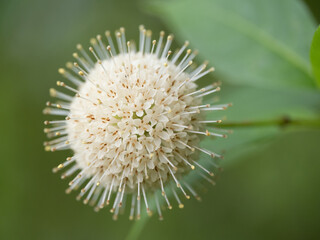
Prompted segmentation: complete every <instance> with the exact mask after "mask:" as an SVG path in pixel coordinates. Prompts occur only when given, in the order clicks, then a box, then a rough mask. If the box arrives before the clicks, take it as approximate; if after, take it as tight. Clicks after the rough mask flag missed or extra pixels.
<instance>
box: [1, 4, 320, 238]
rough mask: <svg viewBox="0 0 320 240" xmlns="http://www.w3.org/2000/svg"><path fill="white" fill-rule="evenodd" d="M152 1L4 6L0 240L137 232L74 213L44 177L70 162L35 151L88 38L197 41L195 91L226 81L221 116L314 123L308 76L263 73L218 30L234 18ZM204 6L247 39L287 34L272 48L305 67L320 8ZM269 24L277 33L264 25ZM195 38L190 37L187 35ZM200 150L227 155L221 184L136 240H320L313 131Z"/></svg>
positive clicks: (242, 47) (248, 136)
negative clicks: (288, 49)
mask: <svg viewBox="0 0 320 240" xmlns="http://www.w3.org/2000/svg"><path fill="white" fill-rule="evenodd" d="M151 2H153V1H124V0H109V1H98V0H91V1H89V0H77V1H76V0H71V1H70V0H67V1H65V0H63V1H62V0H56V1H49V0H1V1H0V42H1V44H0V56H1V57H0V69H1V72H0V79H1V80H0V81H1V82H0V83H1V85H0V113H1V115H0V121H1V137H0V149H1V159H0V169H1V170H0V171H1V174H0V239H61V240H62V239H112V240H117V239H124V238H125V237H126V236H127V235H128V233H129V232H130V229H131V228H132V227H133V226H134V225H135V224H136V223H135V222H130V221H129V220H128V218H127V215H124V216H120V219H119V220H118V221H117V222H114V221H113V220H112V219H111V215H110V213H109V211H108V210H106V209H104V210H103V211H100V212H99V213H96V212H94V211H93V209H92V208H91V207H88V206H83V204H82V203H81V202H77V201H76V200H75V195H74V194H71V195H66V194H65V193H64V190H65V188H66V187H67V182H68V181H62V180H60V177H59V176H58V175H54V174H52V171H51V169H52V168H53V167H54V166H56V165H57V164H58V163H60V162H61V161H63V159H65V157H66V156H67V155H68V154H66V153H60V152H59V153H47V152H44V150H43V145H42V142H43V141H44V140H45V136H44V134H43V121H44V120H46V117H45V116H43V115H42V109H43V108H44V106H45V102H46V101H47V100H48V99H49V95H48V89H49V88H50V87H52V86H54V85H55V82H56V81H57V80H60V79H61V78H60V76H59V75H58V73H57V69H58V68H59V67H62V66H64V63H65V62H66V61H69V60H72V56H71V54H72V52H73V51H75V45H76V44H77V43H83V45H85V46H89V45H86V43H88V40H89V38H90V37H93V36H96V34H98V33H104V31H105V30H106V29H110V30H111V31H114V30H116V29H118V28H119V27H120V26H124V27H126V32H127V36H130V37H131V38H133V39H137V37H138V25H139V24H144V25H145V26H146V27H147V28H150V29H152V30H153V32H154V33H155V34H158V32H159V31H160V30H165V31H166V32H171V31H172V32H174V33H175V37H176V41H177V43H176V44H177V45H179V44H182V43H183V41H184V39H185V38H188V39H189V40H194V41H192V44H191V46H192V47H195V48H197V49H199V51H200V55H199V58H198V59H199V61H200V60H204V59H209V60H211V63H212V64H213V65H214V66H215V67H216V68H217V73H215V74H214V75H212V76H209V77H207V78H205V80H204V81H203V82H201V83H200V84H205V83H207V82H209V81H212V80H213V79H216V80H221V81H222V83H223V85H222V87H223V91H221V93H220V98H221V101H222V102H232V103H233V104H234V106H233V107H232V108H231V109H230V110H228V112H226V113H224V115H226V116H227V117H228V121H231V122H241V121H245V120H268V119H278V118H279V119H280V118H282V117H283V116H290V117H293V118H304V117H306V118H311V119H314V118H317V117H318V118H319V112H320V107H319V106H320V97H319V90H317V89H316V87H315V84H314V83H312V81H310V79H311V78H312V77H310V76H309V77H306V76H304V75H303V74H300V73H298V72H294V71H298V70H295V69H292V70H290V69H288V68H286V67H285V66H284V65H285V64H284V63H282V62H281V61H277V60H275V61H271V62H273V63H274V65H270V62H268V61H267V60H266V61H265V62H264V61H263V59H269V58H270V56H269V55H270V53H267V52H266V51H263V50H261V49H260V48H258V47H256V46H255V45H254V44H253V45H252V44H251V42H250V41H249V40H248V38H250V34H249V33H248V32H244V33H245V34H244V35H246V37H248V38H246V37H241V36H240V38H239V36H237V35H235V38H233V37H230V36H232V33H231V32H230V33H228V32H223V31H221V29H223V28H222V27H221V26H220V25H219V24H221V22H226V23H228V24H229V26H233V23H232V19H233V17H234V15H233V14H231V15H230V14H229V15H228V14H224V13H221V14H220V15H221V16H220V18H219V19H218V18H215V17H213V15H214V16H216V15H215V12H214V11H213V14H210V11H211V10H214V9H210V7H211V5H210V4H209V5H208V9H207V11H206V12H202V11H201V10H202V8H201V7H203V6H206V4H208V2H206V1H205V0H204V1H202V0H201V1H195V0H194V2H193V1H189V0H188V1H186V4H184V3H181V1H177V2H178V3H172V2H175V1H172V2H171V1H165V2H164V1H158V2H157V3H155V4H153V3H151ZM179 2H180V3H179ZM211 2H212V3H214V4H218V5H220V7H221V6H222V8H224V7H225V8H226V9H228V8H230V9H231V10H232V9H233V10H234V9H236V10H235V11H237V9H240V10H239V11H242V10H243V11H242V13H244V17H246V16H248V21H250V22H252V23H256V24H257V26H258V27H257V28H254V30H257V33H256V35H254V36H259V37H262V38H263V37H264V35H263V34H262V36H260V35H259V33H260V32H259V29H264V30H266V32H268V31H271V32H273V33H274V31H273V29H278V28H279V25H284V26H282V27H283V29H284V30H283V31H278V34H275V35H274V36H273V37H274V38H278V37H279V39H286V38H290V39H292V41H293V42H295V44H293V45H294V46H296V47H297V51H298V53H299V54H301V55H302V56H303V58H304V59H307V60H308V54H309V52H308V51H309V50H308V47H310V44H311V40H312V31H315V30H316V26H317V25H318V23H319V19H320V12H319V10H320V2H319V1H318V0H307V1H298V0H294V1H287V0H281V1H274V0H272V1H264V0H259V1H252V0H244V1H235V0H228V1H224V2H225V3H224V4H222V3H221V2H222V1H217V0H213V1H211ZM266 2H267V3H266ZM171 4H172V5H171ZM179 4H180V5H179ZM237 4H238V5H239V4H240V5H241V6H240V5H239V6H237ZM223 5H225V6H223ZM279 9H280V10H279ZM215 11H216V10H215ZM279 11H280V13H281V14H279ZM231 13H232V12H231ZM273 14H274V15H273ZM270 15H271V17H272V19H274V21H272V22H268V21H267V19H268V17H265V16H269V17H270ZM255 18H257V19H256V21H255V20H254V19H255ZM188 19H189V21H188ZM233 20H234V19H233ZM190 22H191V23H192V24H190ZM242 23H243V22H241V23H240V25H241V24H242ZM228 24H227V25H228ZM285 24H287V26H286V25H285ZM208 26H209V27H208ZM250 26H251V25H250ZM211 27H212V28H211ZM192 28H193V29H197V32H193V31H189V30H191V29H192ZM285 29H289V30H290V29H291V30H292V31H291V30H290V31H291V32H290V31H286V30H285ZM251 30H252V29H251ZM280 30H281V29H280ZM293 30H294V31H293ZM292 32H294V33H295V34H293V33H292ZM204 33H205V34H204ZM289 33H291V34H292V35H290V36H289V35H286V34H289ZM230 34H231V35H230ZM228 36H229V37H228ZM251 37H252V36H251ZM259 37H258V38H259ZM260 39H261V38H260ZM284 43H285V42H284ZM285 45H287V44H286V43H285ZM289 45H290V44H289ZM290 46H291V45H290ZM269 47H270V46H269ZM300 47H301V48H300ZM271 48H272V46H271ZM298 48H299V49H298ZM294 50H296V49H294ZM253 52H254V54H255V58H253V55H252V53H253ZM212 53H216V55H214V56H212V55H211V54H212ZM219 56H221V57H220V58H219ZM210 58H211V59H210ZM212 59H213V61H212ZM252 59H255V60H256V61H252ZM261 59H262V60H261ZM288 61H289V62H290V59H289V60H288ZM246 62H248V64H247V65H245V66H244V67H243V66H242V65H241V64H243V63H246ZM253 62H258V64H256V65H255V64H253ZM240 67H241V69H242V71H240ZM219 68H220V69H221V71H219ZM282 68H283V69H282ZM260 69H263V71H260ZM244 73H245V74H244ZM251 73H254V74H253V75H252V74H251ZM269 73H274V75H272V74H269ZM250 74H251V75H250ZM299 74H300V75H299ZM237 76H239V78H238V77H237ZM241 77H243V79H244V80H243V81H242V78H241ZM250 77H252V78H256V82H258V83H259V84H256V82H255V81H254V79H251V78H250ZM291 79H292V81H291ZM270 82H271V84H269V83H270ZM291 82H293V84H292V86H291ZM260 83H261V84H260ZM272 83H275V84H272ZM278 83H279V85H277V84H278ZM282 83H283V84H282ZM205 144H206V145H210V146H212V147H215V148H216V149H217V150H218V151H224V150H225V151H226V154H225V159H224V160H223V161H224V162H223V163H222V165H223V167H224V171H223V172H222V173H221V174H220V175H219V178H218V179H217V185H216V186H215V187H210V186H208V185H207V186H206V187H205V188H201V189H200V193H201V195H202V199H203V201H202V202H201V203H198V202H197V201H195V200H188V203H186V204H185V208H184V209H183V210H180V209H178V208H175V209H174V210H172V211H166V212H165V213H164V217H165V221H162V222H160V221H158V219H157V218H156V217H152V218H151V219H150V220H148V222H147V223H146V225H145V226H144V227H143V230H142V232H141V234H140V236H139V239H153V240H156V239H167V240H171V239H223V240H228V239H237V240H240V239H246V240H249V239H292V240H295V239H319V238H320V227H319V223H320V206H319V203H320V191H319V183H320V174H319V172H320V161H319V160H320V157H319V156H320V148H319V144H320V131H319V130H317V129H316V128H310V127H290V126H287V127H285V128H283V127H279V126H274V127H247V128H243V127H237V128H234V133H233V134H232V135H231V136H230V137H229V139H226V140H219V141H210V142H206V143H205Z"/></svg>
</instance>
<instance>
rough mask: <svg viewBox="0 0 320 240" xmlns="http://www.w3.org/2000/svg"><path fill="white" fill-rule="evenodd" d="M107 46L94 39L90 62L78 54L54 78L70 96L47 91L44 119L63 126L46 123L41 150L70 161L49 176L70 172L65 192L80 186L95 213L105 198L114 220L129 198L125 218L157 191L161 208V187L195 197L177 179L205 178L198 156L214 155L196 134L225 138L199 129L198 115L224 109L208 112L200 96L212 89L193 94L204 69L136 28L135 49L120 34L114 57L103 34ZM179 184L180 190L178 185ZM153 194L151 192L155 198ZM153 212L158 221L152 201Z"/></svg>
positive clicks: (202, 123)
mask: <svg viewBox="0 0 320 240" xmlns="http://www.w3.org/2000/svg"><path fill="white" fill-rule="evenodd" d="M106 37H107V39H108V42H109V45H108V46H105V44H104V42H103V41H102V37H101V36H100V35H98V36H97V39H92V40H91V44H92V47H90V48H89V50H90V52H92V54H93V57H94V58H95V60H96V61H95V62H94V61H93V60H92V58H91V57H89V55H88V54H87V53H86V52H85V51H84V50H83V48H82V46H81V45H78V46H77V48H78V50H79V51H80V53H81V54H82V56H81V57H80V56H79V55H78V54H77V53H75V54H74V57H75V58H76V59H77V62H75V63H74V64H71V63H68V64H67V67H68V68H69V69H70V70H71V71H73V72H74V73H76V74H78V75H79V76H80V78H79V77H76V76H75V75H73V74H72V73H70V72H68V71H66V70H65V69H59V72H60V73H61V74H62V75H63V76H64V77H66V78H67V79H68V80H70V81H71V82H72V84H73V85H75V88H74V87H73V86H69V85H67V84H65V83H64V82H60V81H59V82H57V85H58V86H61V87H64V88H66V89H67V90H69V91H71V92H73V93H74V95H75V96H74V97H71V96H70V95H67V94H66V93H64V92H62V91H57V90H55V89H51V90H50V93H51V95H52V96H53V97H57V98H58V99H59V101H58V102H57V103H51V102H48V103H47V105H48V108H46V109H45V113H48V114H52V115H60V116H65V119H64V120H55V121H46V122H45V124H50V125H52V128H46V129H45V132H47V133H48V137H54V136H59V138H56V139H54V140H51V141H49V142H46V143H45V145H46V149H47V150H51V151H55V150H63V149H72V150H73V152H74V155H73V156H72V157H69V158H68V159H67V161H66V162H65V163H62V164H60V165H59V166H58V167H57V168H55V169H54V171H58V170H59V169H61V168H64V167H66V166H68V165H70V166H71V167H70V168H69V169H68V170H67V171H66V172H65V173H64V174H63V175H62V177H63V178H65V177H67V176H71V175H74V174H75V177H74V179H73V180H72V181H71V182H70V183H69V185H70V186H69V188H68V189H67V192H70V191H71V190H73V189H76V188H78V187H79V186H81V185H83V186H84V187H83V188H82V190H81V192H80V194H79V196H78V198H79V199H80V198H81V197H83V196H84V195H86V197H85V199H84V202H85V203H87V202H88V201H89V200H91V202H92V203H93V204H96V203H97V207H96V210H98V209H100V208H102V207H104V206H105V205H108V204H109V203H110V200H111V197H112V195H113V193H115V199H114V201H113V207H112V208H111V211H112V212H115V215H114V216H115V218H116V217H117V215H118V212H119V209H120V208H121V207H122V205H123V201H124V200H125V199H126V195H132V201H131V211H130V218H133V216H134V212H135V209H136V216H137V218H139V217H140V201H141V197H140V196H143V198H144V202H145V205H146V209H147V212H150V209H149V205H148V200H147V199H148V198H147V195H148V193H150V192H157V190H158V189H160V192H162V195H163V196H164V199H165V201H166V203H167V205H168V207H169V208H171V204H170V202H169V199H168V198H167V195H166V192H165V187H166V186H167V185H168V184H170V182H174V183H175V185H176V186H177V187H178V188H179V189H180V190H181V192H182V193H183V194H184V195H185V197H186V198H189V195H188V193H187V192H186V190H185V189H184V187H185V188H186V189H187V190H188V191H189V192H190V193H191V194H193V195H194V196H196V197H197V194H196V193H195V191H194V189H193V188H192V187H191V186H190V185H189V184H188V183H186V182H183V184H182V183H181V179H182V177H183V176H185V175H186V174H187V173H188V172H189V171H190V170H191V169H194V168H199V169H200V170H201V171H203V172H204V173H206V174H209V176H210V175H213V173H211V172H210V171H208V170H207V169H206V168H204V167H203V166H202V165H200V164H199V163H198V161H197V160H198V156H199V153H200V152H203V153H205V154H208V155H210V156H211V157H213V158H214V157H220V156H219V155H218V154H215V153H213V152H211V151H209V150H207V149H203V148H200V147H199V142H200V140H201V137H202V136H210V135H214V136H218V137H224V136H225V135H223V134H219V133H212V132H209V131H208V130H206V124H207V123H218V122H220V120H207V121H206V120H205V119H204V116H205V115H204V112H205V111H214V110H223V109H224V108H225V107H226V106H225V105H216V106H210V104H205V103H203V97H204V96H206V95H209V94H211V93H214V92H216V91H219V90H220V88H219V87H218V86H217V85H216V84H211V85H209V86H207V87H205V88H202V89H199V90H197V84H196V83H195V82H196V80H198V79H200V78H201V77H202V76H204V75H206V74H208V73H209V72H211V71H213V68H211V69H208V70H205V68H206V63H204V64H202V65H200V66H198V67H197V68H194V67H193V58H194V57H195V55H196V54H195V53H192V51H191V50H190V49H189V50H186V48H187V46H188V42H186V43H185V44H184V45H183V47H182V48H181V49H179V50H178V51H177V52H176V53H175V54H173V56H172V57H171V54H172V52H171V51H170V50H169V48H170V45H171V42H172V36H171V35H169V36H168V37H167V41H166V43H165V44H162V42H163V39H164V33H163V32H161V33H160V37H159V41H158V43H157V42H156V40H153V41H152V42H151V31H146V30H145V29H144V28H143V27H140V44H139V48H138V49H136V47H135V46H134V45H133V44H131V43H130V42H126V40H125V32H124V29H123V28H121V29H120V31H118V32H117V33H116V41H117V44H118V49H119V51H118V53H117V51H116V48H115V45H114V43H113V40H112V38H111V36H110V33H109V32H108V31H107V32H106ZM183 186H184V187H183ZM171 191H172V193H173V195H174V196H175V198H176V199H177V201H178V203H179V206H180V207H181V206H183V205H182V203H181V201H180V199H179V197H178V194H177V193H176V191H175V190H174V188H172V189H171ZM155 195H156V194H155ZM156 206H157V210H158V213H159V215H160V218H162V214H161V209H160V206H159V200H158V198H157V197H156Z"/></svg>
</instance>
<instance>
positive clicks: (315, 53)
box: [310, 27, 320, 87]
mask: <svg viewBox="0 0 320 240" xmlns="http://www.w3.org/2000/svg"><path fill="white" fill-rule="evenodd" d="M310 58H311V64H312V69H313V73H314V75H315V77H316V82H317V84H318V86H319V87H320V27H318V29H317V31H316V32H315V34H314V37H313V40H312V45H311V50H310Z"/></svg>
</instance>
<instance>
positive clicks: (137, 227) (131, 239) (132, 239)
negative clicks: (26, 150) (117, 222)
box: [125, 214, 151, 240]
mask: <svg viewBox="0 0 320 240" xmlns="http://www.w3.org/2000/svg"><path fill="white" fill-rule="evenodd" d="M150 218H151V217H148V216H147V214H142V216H141V219H140V220H137V221H136V222H135V223H134V224H133V226H132V227H131V229H130V231H129V233H128V235H127V237H126V238H125V239H126V240H137V239H138V238H139V236H140V234H141V232H142V230H143V227H144V226H145V225H146V223H147V222H148V220H149V219H150Z"/></svg>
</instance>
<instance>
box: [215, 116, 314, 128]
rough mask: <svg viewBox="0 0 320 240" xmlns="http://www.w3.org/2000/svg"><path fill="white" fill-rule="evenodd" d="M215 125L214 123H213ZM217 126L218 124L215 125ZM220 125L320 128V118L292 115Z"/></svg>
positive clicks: (221, 124) (224, 126)
mask: <svg viewBox="0 0 320 240" xmlns="http://www.w3.org/2000/svg"><path fill="white" fill-rule="evenodd" d="M212 126H213V125H212ZM215 126H217V125H215ZM219 126H220V127H223V128H228V127H232V128H235V127H269V126H279V127H287V126H299V127H308V128H320V119H315V120H310V119H291V118H290V117H286V116H285V117H282V118H279V119H272V120H262V121H243V122H226V123H220V124H219Z"/></svg>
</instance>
